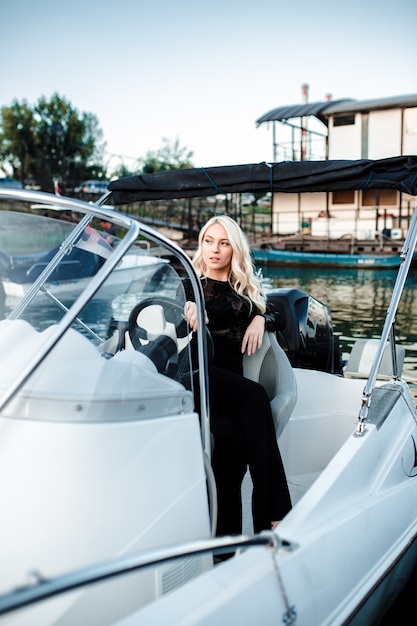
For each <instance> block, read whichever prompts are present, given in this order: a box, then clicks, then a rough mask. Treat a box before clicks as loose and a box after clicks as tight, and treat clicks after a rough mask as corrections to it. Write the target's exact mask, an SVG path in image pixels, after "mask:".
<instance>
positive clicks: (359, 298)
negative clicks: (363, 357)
mask: <svg viewBox="0 0 417 626" xmlns="http://www.w3.org/2000/svg"><path fill="white" fill-rule="evenodd" d="M262 271H263V276H264V284H265V287H266V288H278V287H285V288H290V287H295V288H298V289H302V290H303V291H306V292H307V293H309V294H311V295H312V296H314V297H315V298H317V300H320V301H321V302H323V303H324V304H326V305H327V306H328V307H329V308H330V310H331V313H332V319H333V325H334V332H335V334H337V335H339V338H340V346H341V349H342V353H343V357H344V358H347V354H348V353H349V352H350V350H351V348H352V345H353V343H354V342H355V340H356V339H362V338H370V337H375V338H379V337H380V335H381V331H382V327H383V325H384V321H385V317H386V313H387V309H388V307H389V304H390V298H391V295H392V290H393V287H394V283H395V279H396V276H397V272H396V270H354V269H352V270H350V269H319V268H302V269H301V268H285V267H270V266H264V267H263V268H262ZM395 331H396V333H395V334H396V339H397V342H398V343H400V344H402V345H403V346H404V348H405V351H406V352H405V355H406V356H405V360H404V369H403V374H404V376H405V377H407V378H411V379H413V380H414V379H417V270H413V271H412V272H411V273H410V275H409V276H408V278H407V281H406V285H405V289H404V293H403V296H402V298H401V301H400V304H399V307H398V312H397V315H396V323H395Z"/></svg>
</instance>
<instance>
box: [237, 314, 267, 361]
mask: <svg viewBox="0 0 417 626" xmlns="http://www.w3.org/2000/svg"><path fill="white" fill-rule="evenodd" d="M264 332H265V317H264V316H263V315H255V317H254V318H253V320H252V321H251V323H250V324H249V326H248V327H247V329H246V332H245V334H244V335H243V340H242V348H241V351H242V354H245V352H247V353H248V356H250V355H251V354H255V352H256V351H257V350H258V349H259V348H260V347H261V346H262V340H263V337H264Z"/></svg>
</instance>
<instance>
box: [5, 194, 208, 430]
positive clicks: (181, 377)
mask: <svg viewBox="0 0 417 626" xmlns="http://www.w3.org/2000/svg"><path fill="white" fill-rule="evenodd" d="M43 195H45V194H43ZM32 196H33V194H32ZM32 196H31V197H32ZM52 198H54V197H53V196H52ZM62 203H63V200H60V201H59V203H57V206H54V207H52V206H48V205H44V204H34V203H33V201H29V202H27V203H26V204H24V203H23V202H22V200H21V199H19V200H15V199H11V198H9V197H6V198H2V199H1V203H0V272H1V274H0V276H1V290H0V318H1V320H2V321H1V322H0V360H1V361H2V364H1V371H2V373H1V374H0V392H1V393H3V392H5V394H6V395H3V400H4V398H5V397H6V396H7V394H8V393H9V390H10V389H12V388H13V387H15V392H13V393H12V392H10V393H9V396H8V397H7V399H6V404H5V406H6V405H7V406H8V408H6V409H5V410H6V411H12V412H13V411H14V413H13V414H16V415H23V414H24V415H23V416H24V417H30V415H29V413H30V411H29V412H28V411H27V407H26V408H25V409H23V408H22V407H21V406H20V405H19V404H18V403H17V404H16V403H15V404H13V402H10V400H11V399H13V396H14V395H15V393H17V392H19V393H23V395H24V394H26V395H30V394H33V393H35V392H34V389H35V387H36V389H37V390H39V389H42V390H43V393H45V394H46V395H48V394H49V395H50V396H52V395H53V394H54V393H55V392H56V391H57V388H58V389H61V392H62V393H61V396H64V395H65V394H67V396H69V397H76V396H77V393H79V396H80V397H81V396H82V392H81V391H80V386H81V388H83V387H85V386H86V383H85V381H84V380H80V379H79V378H78V373H77V367H78V369H80V370H81V371H82V372H84V378H86V377H87V378H88V375H91V386H92V389H93V391H92V392H91V394H90V395H91V398H92V397H93V394H94V392H95V391H97V385H98V378H100V377H101V378H103V375H102V368H103V365H102V364H103V362H105V361H107V362H112V361H113V360H115V361H114V362H115V363H116V362H120V361H121V360H123V359H124V365H123V368H124V369H123V368H122V369H123V372H124V373H123V376H122V375H121V374H119V373H117V372H113V378H114V388H112V389H110V387H111V386H112V385H113V380H112V381H111V384H110V386H107V389H106V393H107V396H108V397H113V396H116V395H117V394H118V396H119V399H120V397H127V396H129V394H131V393H133V391H135V393H137V394H138V393H139V390H140V386H141V385H140V380H139V376H138V379H137V381H136V383H131V382H129V380H128V379H129V376H130V377H132V372H131V373H130V374H128V373H127V371H126V370H127V365H126V360H127V359H128V358H130V359H132V368H131V370H132V371H134V370H135V368H136V369H137V368H138V363H139V361H138V358H140V359H141V364H142V365H143V366H144V367H145V369H146V367H147V364H151V365H150V370H152V372H153V374H155V375H153V380H152V383H150V381H149V380H147V381H146V380H145V379H144V380H143V393H145V391H146V389H148V390H149V385H151V386H152V385H155V389H157V388H158V381H159V383H160V388H161V394H162V395H163V394H164V391H163V388H164V387H165V386H166V385H168V386H167V389H171V387H169V384H168V383H167V379H169V380H170V381H172V383H171V384H174V383H177V384H178V385H179V386H180V387H178V388H177V387H175V390H176V391H178V390H179V389H181V390H183V391H184V390H186V391H187V392H190V391H192V388H193V372H194V371H195V369H196V365H195V359H194V362H193V359H192V355H191V353H192V333H190V330H189V328H188V327H187V325H186V323H185V321H184V318H183V312H184V304H185V295H184V291H183V288H182V279H183V278H184V277H185V276H186V275H187V268H186V267H184V264H183V255H181V254H178V255H177V254H176V253H175V250H174V251H173V250H172V249H170V247H169V246H168V247H167V246H165V245H164V239H163V238H162V240H161V241H159V239H158V237H155V233H154V232H153V231H151V230H150V229H148V230H149V232H144V231H146V228H145V229H143V230H141V229H139V227H138V224H137V223H136V222H133V220H129V219H128V218H126V217H125V216H120V215H119V216H118V215H117V214H116V212H115V211H113V212H112V215H111V216H109V215H108V214H109V213H110V211H109V209H106V208H104V209H100V208H99V207H94V208H93V207H92V208H91V212H89V211H88V205H84V203H80V202H78V201H77V202H74V205H75V204H77V205H81V204H83V205H84V206H83V207H82V209H83V210H80V211H78V210H77V209H78V206H77V207H76V206H72V205H71V206H70V207H69V208H68V209H66V208H65V207H64V205H63V204H62ZM86 211H87V212H86ZM103 211H104V213H107V214H106V215H102V214H101V213H102V212H103ZM135 228H136V231H135ZM122 353H124V354H123V356H122V357H121V356H120V355H121V354H122ZM133 353H136V354H137V355H138V354H139V355H140V357H137V356H136V357H134V358H133V357H132V354H133ZM127 354H129V355H130V356H129V357H128V356H127ZM116 357H117V358H116ZM89 360H90V365H91V370H88V368H87V370H86V369H85V367H86V365H85V363H86V362H88V361H89ZM109 367H110V366H108V368H109ZM112 367H113V365H112ZM193 368H194V370H193ZM148 369H149V367H148ZM96 370H97V371H96ZM150 370H149V371H150ZM39 371H40V372H41V373H42V374H40V373H39ZM58 371H60V372H61V373H60V379H59V381H57V378H58V373H57V372H58ZM135 371H136V370H135ZM98 372H99V373H98ZM95 376H96V378H97V377H98V378H97V380H95V378H94V377H95ZM106 376H110V374H108V373H107V374H106ZM106 376H104V379H106ZM155 376H156V378H155ZM161 377H163V378H161ZM67 378H70V379H71V378H72V379H73V382H71V380H66V382H65V384H64V382H63V381H64V379H67ZM145 378H146V377H145ZM45 380H49V382H45ZM106 380H107V379H106ZM164 380H165V383H164V382H163V381H164ZM35 383H36V384H35ZM125 383H126V389H125V390H124V389H123V385H124V384H125ZM77 385H78V391H77ZM94 385H96V388H95V387H94ZM129 385H130V386H129ZM135 385H136V387H135ZM22 390H23V391H22ZM103 393H104V392H103V388H101V390H100V392H99V395H100V394H101V396H103ZM106 393H104V396H106ZM58 395H59V394H58ZM107 396H106V397H107ZM180 396H181V393H180ZM187 398H188V396H187ZM189 401H190V400H189V398H188V399H187V402H189ZM171 406H172V402H171ZM179 406H181V403H179ZM0 410H1V409H0ZM167 410H168V409H167ZM25 411H26V413H25ZM22 412H23V413H22ZM48 419H49V417H48ZM94 419H101V417H100V415H98V414H95V417H94ZM110 419H111V418H110Z"/></svg>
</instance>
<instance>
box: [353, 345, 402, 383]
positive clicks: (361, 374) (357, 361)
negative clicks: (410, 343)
mask: <svg viewBox="0 0 417 626" xmlns="http://www.w3.org/2000/svg"><path fill="white" fill-rule="evenodd" d="M378 346H379V339H357V341H355V343H354V344H353V347H352V351H351V353H350V356H349V359H348V362H347V364H346V366H345V368H344V375H345V376H346V378H368V376H369V374H370V371H371V368H372V364H373V362H374V359H375V355H376V352H377V350H378ZM395 351H396V355H397V368H398V375H399V376H400V375H401V373H402V371H403V365H404V357H405V348H404V346H398V345H396V346H395ZM393 374H394V373H393V370H392V360H391V345H390V342H388V343H387V345H386V346H385V349H384V354H383V357H382V360H381V365H380V368H379V370H378V375H377V379H378V380H389V379H390V378H392V377H393Z"/></svg>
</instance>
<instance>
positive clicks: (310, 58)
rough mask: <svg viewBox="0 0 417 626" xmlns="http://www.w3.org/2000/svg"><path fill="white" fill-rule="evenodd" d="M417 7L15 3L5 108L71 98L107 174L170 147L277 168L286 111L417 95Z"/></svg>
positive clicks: (402, 0) (7, 12)
mask: <svg viewBox="0 0 417 626" xmlns="http://www.w3.org/2000/svg"><path fill="white" fill-rule="evenodd" d="M416 23H417V2H416V0H395V2H394V1H392V0H350V1H349V2H348V3H345V2H343V1H340V0H316V2H311V1H309V2H307V1H306V0H295V1H294V2H283V1H282V0H206V1H205V2H200V1H199V0H156V1H154V2H152V1H149V0H147V1H144V0H117V1H116V0H112V1H110V0H101V1H100V2H99V1H98V0H83V1H81V0H71V1H70V2H68V0H65V2H64V1H62V0H37V1H36V2H33V0H13V2H7V3H6V2H4V3H3V6H2V10H1V39H0V58H1V59H2V75H3V77H2V80H1V82H0V106H5V105H6V106H8V105H10V104H12V102H13V101H15V100H17V101H19V102H21V101H23V100H25V101H26V102H28V104H29V105H34V104H35V103H36V102H37V100H38V99H39V98H40V97H41V96H45V97H46V98H47V99H48V98H50V97H51V96H52V95H53V94H54V93H58V94H59V95H60V96H61V97H65V98H66V99H67V100H69V101H70V102H71V104H72V105H73V106H74V107H75V108H76V109H77V110H78V111H79V112H88V113H93V114H94V115H96V117H97V118H98V121H99V126H100V128H101V129H102V131H103V135H104V141H105V142H106V154H105V160H106V162H107V163H108V164H109V166H115V167H117V165H119V164H120V163H123V164H124V165H126V166H127V167H133V166H134V164H135V162H137V161H138V159H140V158H143V157H145V156H146V154H147V153H148V152H149V151H152V152H154V151H157V150H159V149H160V148H161V147H162V146H163V143H164V140H167V141H168V142H170V143H172V142H174V141H176V140H178V141H179V144H180V146H181V147H183V148H186V149H187V150H189V151H191V152H192V153H193V156H192V162H193V164H194V165H195V166H196V167H202V166H204V167H211V166H215V165H234V164H239V163H257V162H261V161H271V160H272V158H273V148H272V128H271V127H270V125H268V124H262V125H261V126H259V127H257V126H256V120H257V119H258V118H259V117H260V116H261V115H263V114H264V113H266V112H267V111H270V110H271V109H274V108H276V107H278V106H281V105H288V104H299V103H301V102H302V101H303V100H302V85H303V84H307V85H309V89H308V100H309V102H318V101H323V100H325V98H326V95H327V94H331V96H332V98H333V99H334V100H338V99H341V98H353V99H355V100H367V99H373V98H384V97H389V96H400V95H406V94H416V93H417V69H416V64H415V59H416V53H415V25H416Z"/></svg>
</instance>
